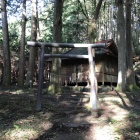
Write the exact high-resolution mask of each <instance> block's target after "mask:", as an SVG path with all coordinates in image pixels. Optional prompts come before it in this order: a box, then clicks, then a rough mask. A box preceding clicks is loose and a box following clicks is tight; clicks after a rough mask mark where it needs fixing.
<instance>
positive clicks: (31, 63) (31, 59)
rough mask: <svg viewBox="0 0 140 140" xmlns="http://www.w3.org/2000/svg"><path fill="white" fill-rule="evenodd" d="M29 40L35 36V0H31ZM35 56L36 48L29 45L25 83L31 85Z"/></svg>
mask: <svg viewBox="0 0 140 140" xmlns="http://www.w3.org/2000/svg"><path fill="white" fill-rule="evenodd" d="M31 26H32V27H31V28H32V29H31V41H36V38H37V0H32V23H31ZM36 57H37V48H35V47H30V57H29V69H28V73H27V77H26V83H25V84H26V85H28V86H29V85H30V86H31V87H32V86H33V76H34V70H35V58H36Z"/></svg>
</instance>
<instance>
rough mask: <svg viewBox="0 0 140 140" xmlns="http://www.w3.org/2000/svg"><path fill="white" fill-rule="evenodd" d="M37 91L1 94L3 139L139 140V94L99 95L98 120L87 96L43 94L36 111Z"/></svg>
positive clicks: (74, 93)
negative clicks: (40, 103)
mask: <svg viewBox="0 0 140 140" xmlns="http://www.w3.org/2000/svg"><path fill="white" fill-rule="evenodd" d="M35 98H36V90H30V91H29V90H28V89H22V90H21V89H17V88H10V89H2V90H1V91H0V121H1V123H0V137H1V139H4V140H13V139H22V140H24V139H28V140H102V139H104V140H114V139H120V140H128V139H140V123H139V122H140V102H139V100H138V99H140V94H139V92H137V93H130V92H126V93H125V94H124V93H119V92H116V91H110V92H102V93H99V108H100V110H99V112H100V116H99V117H98V118H93V117H92V116H91V114H90V111H89V106H88V104H89V93H88V92H80V93H79V92H68V91H67V92H65V93H63V94H62V95H49V94H47V93H43V101H42V110H41V111H40V112H36V111H35V102H36V99H35Z"/></svg>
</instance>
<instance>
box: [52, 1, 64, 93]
mask: <svg viewBox="0 0 140 140" xmlns="http://www.w3.org/2000/svg"><path fill="white" fill-rule="evenodd" d="M62 10H63V0H55V2H54V19H53V41H54V42H57V43H59V42H61V38H62ZM60 51H61V48H53V49H52V53H60ZM52 73H54V74H55V75H56V77H55V80H54V83H53V85H52V86H53V88H52V89H53V90H52V93H54V94H56V93H61V59H60V58H57V59H53V60H52Z"/></svg>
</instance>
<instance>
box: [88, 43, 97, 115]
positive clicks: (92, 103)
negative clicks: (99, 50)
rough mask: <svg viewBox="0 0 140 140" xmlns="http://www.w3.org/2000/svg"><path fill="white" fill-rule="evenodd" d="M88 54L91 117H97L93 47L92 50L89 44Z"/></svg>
mask: <svg viewBox="0 0 140 140" xmlns="http://www.w3.org/2000/svg"><path fill="white" fill-rule="evenodd" d="M93 53H94V54H93ZM88 55H89V68H90V74H89V79H90V83H91V88H90V108H91V114H92V115H93V117H98V99H97V85H96V77H95V76H96V75H95V52H94V49H93V50H92V47H91V46H89V47H88Z"/></svg>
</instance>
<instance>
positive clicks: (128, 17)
mask: <svg viewBox="0 0 140 140" xmlns="http://www.w3.org/2000/svg"><path fill="white" fill-rule="evenodd" d="M131 6H132V1H131V0H127V1H126V58H127V59H126V62H127V63H126V64H127V77H126V83H127V86H130V85H135V84H136V82H135V76H134V70H133V51H132V32H131Z"/></svg>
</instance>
